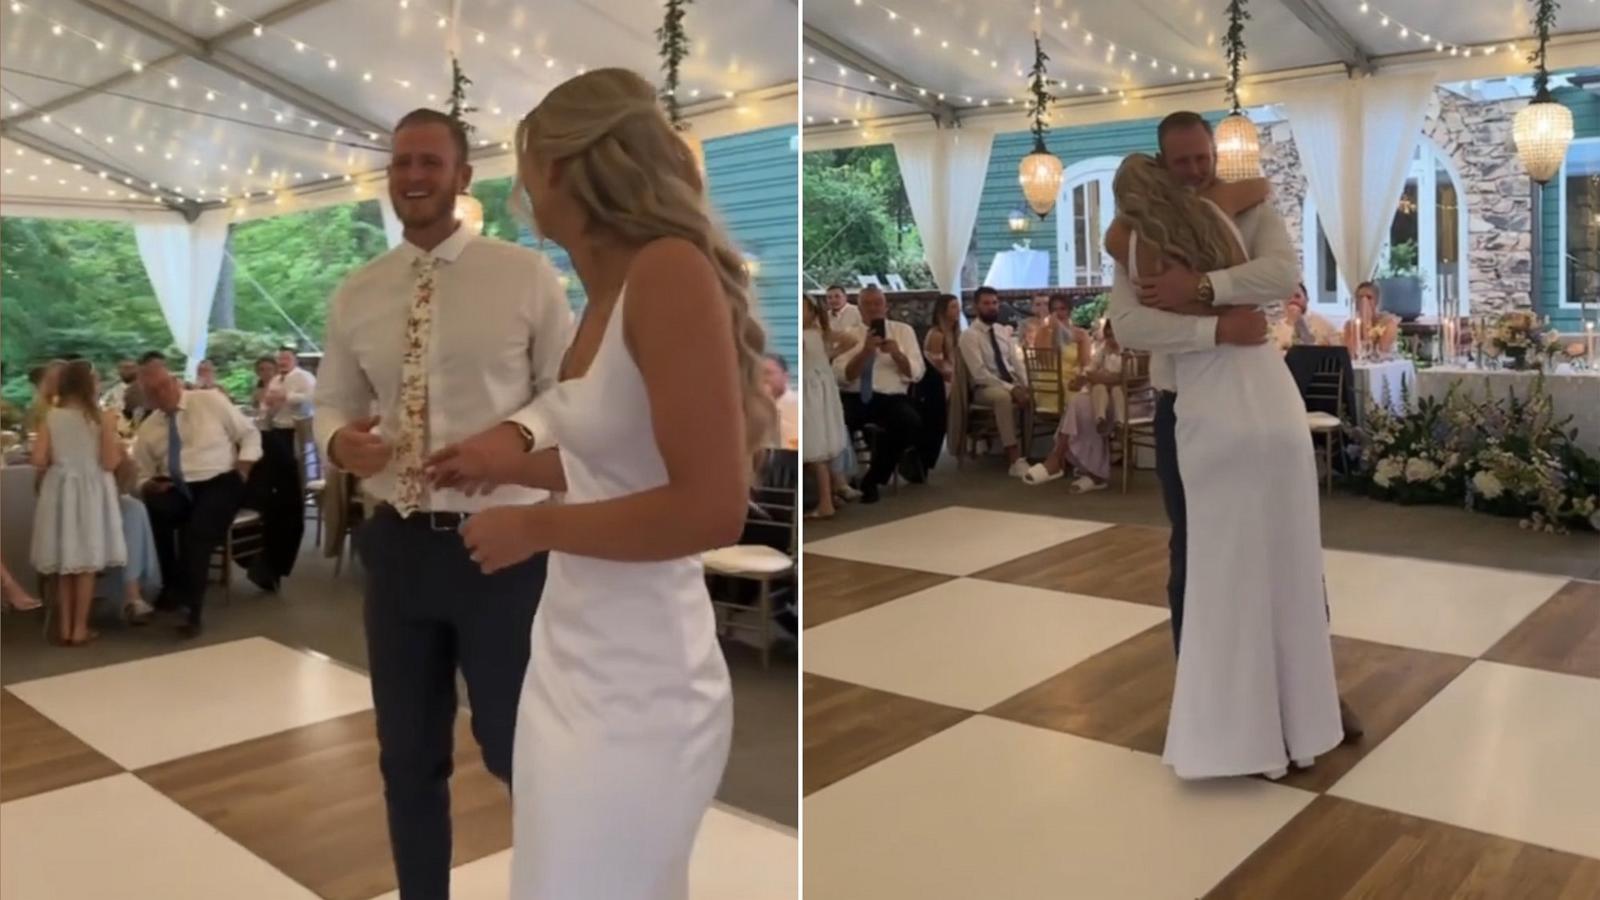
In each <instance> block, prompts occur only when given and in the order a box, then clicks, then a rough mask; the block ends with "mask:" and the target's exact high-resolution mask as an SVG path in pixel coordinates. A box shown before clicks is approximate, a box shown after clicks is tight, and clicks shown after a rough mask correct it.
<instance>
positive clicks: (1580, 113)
mask: <svg viewBox="0 0 1600 900" xmlns="http://www.w3.org/2000/svg"><path fill="white" fill-rule="evenodd" d="M1556 99H1557V100H1559V101H1560V102H1561V103H1562V104H1564V105H1566V106H1567V107H1568V108H1570V109H1571V110H1572V125H1573V132H1574V136H1575V137H1576V138H1594V137H1600V95H1596V94H1595V93H1594V92H1592V91H1584V90H1565V91H1557V92H1556ZM1543 190H1544V200H1543V208H1542V211H1541V216H1540V222H1539V240H1540V243H1539V304H1538V305H1539V312H1541V313H1543V314H1545V315H1548V316H1550V323H1551V324H1552V325H1553V326H1555V327H1556V328H1559V329H1561V330H1563V331H1577V330H1579V329H1581V328H1582V327H1583V325H1582V324H1581V323H1580V322H1579V321H1578V313H1579V310H1578V308H1577V307H1570V308H1567V309H1562V308H1561V306H1560V304H1561V282H1560V281H1559V279H1561V278H1565V277H1566V274H1567V273H1566V269H1565V267H1564V266H1563V265H1562V258H1561V232H1560V227H1561V225H1560V223H1561V219H1560V215H1561V213H1560V207H1559V206H1558V204H1559V203H1560V202H1561V193H1560V191H1559V190H1557V187H1556V182H1555V181H1554V180H1552V181H1551V182H1550V183H1549V184H1547V185H1545V186H1544V189H1543ZM1590 308H1591V310H1592V309H1593V307H1592V306H1591V307H1590Z"/></svg>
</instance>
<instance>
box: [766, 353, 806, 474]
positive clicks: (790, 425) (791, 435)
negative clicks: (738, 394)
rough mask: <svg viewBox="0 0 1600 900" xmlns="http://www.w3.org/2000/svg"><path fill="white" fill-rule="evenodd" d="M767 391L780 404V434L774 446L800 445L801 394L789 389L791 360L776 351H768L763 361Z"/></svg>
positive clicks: (786, 447)
mask: <svg viewBox="0 0 1600 900" xmlns="http://www.w3.org/2000/svg"><path fill="white" fill-rule="evenodd" d="M762 374H763V375H764V376H765V378H766V382H767V393H769V394H771V395H772V400H773V402H774V403H776V404H778V423H777V424H778V434H777V436H776V438H775V439H774V443H773V446H774V447H781V448H783V449H786V450H797V449H799V447H800V395H799V394H796V393H795V392H794V391H791V390H789V361H788V360H786V359H784V358H783V357H782V356H779V355H778V354H776V353H768V354H767V356H766V359H765V360H764V361H763V362H762Z"/></svg>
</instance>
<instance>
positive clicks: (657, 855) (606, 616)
mask: <svg viewBox="0 0 1600 900" xmlns="http://www.w3.org/2000/svg"><path fill="white" fill-rule="evenodd" d="M624 293H626V291H624ZM623 302H624V298H623V297H619V298H618V299H617V303H616V306H615V308H613V309H612V311H611V318H610V321H609V322H608V323H607V324H606V331H605V335H604V336H603V337H602V338H601V343H600V348H599V350H598V351H597V353H596V355H595V358H594V361H593V363H592V364H591V366H590V367H589V370H588V372H587V373H586V374H584V375H583V376H581V377H578V378H574V379H571V380H569V381H565V382H562V383H561V384H560V385H558V386H557V387H556V388H555V389H554V390H552V391H550V392H549V393H547V394H546V395H545V399H544V400H542V401H541V403H542V410H543V412H544V414H545V417H546V421H547V422H548V424H549V426H550V430H551V432H552V433H553V435H554V436H555V439H556V442H557V443H558V445H559V446H560V447H561V458H562V463H563V466H564V468H565V472H566V479H567V494H566V499H565V501H564V502H567V503H574V504H576V503H592V502H597V501H603V500H611V499H615V498H618V497H622V496H626V495H629V494H635V493H639V492H642V491H647V490H651V489H653V488H657V487H660V486H662V485H664V484H665V483H666V481H667V471H666V466H665V464H664V463H663V462H662V459H661V453H660V451H659V449H658V448H657V446H656V440H655V435H654V433H653V432H652V430H651V415H650V403H649V398H648V396H647V395H646V393H645V384H644V379H643V377H642V376H641V375H640V373H639V369H638V367H637V366H636V365H635V364H634V361H633V358H632V356H631V355H630V354H629V352H628V348H627V346H626V345H625V343H624V341H623V329H622V319H623ZM732 733H733V698H732V692H731V687H730V684H729V680H728V667H727V663H726V661H725V660H724V659H723V656H722V649H721V647H720V646H719V645H718V643H717V635H716V627H715V621H714V619H713V616H712V610H711V601H710V598H709V596H708V594H707V592H706V585H705V575H704V571H703V569H702V567H701V564H700V560H699V559H698V557H690V558H684V559H674V560H669V561H667V562H652V563H623V562H611V561H608V560H602V559H592V558H587V557H581V556H574V555H571V554H566V553H552V554H551V555H550V566H549V577H548V580H547V581H546V583H545V589H544V595H543V599H542V600H541V601H540V605H539V613H538V615H537V616H535V617H534V622H533V640H532V652H531V656H530V661H529V664H528V672H527V676H526V678H525V679H524V681H523V689H522V700H521V702H520V705H519V708H518V711H517V736H516V754H515V768H514V776H513V782H512V783H513V793H514V806H515V844H514V850H513V861H512V888H511V896H512V898H513V900H685V898H687V896H688V881H689V856H690V852H691V850H692V849H693V847H694V840H695V835H696V833H697V832H698V830H699V828H700V821H701V819H702V817H703V816H704V815H705V812H706V809H707V808H708V807H709V806H710V804H711V800H712V798H713V796H714V795H715V793H716V790H717V786H718V784H719V783H720V782H721V780H722V772H723V768H724V767H725V766H726V764H727V759H728V748H729V743H730V740H731V738H732Z"/></svg>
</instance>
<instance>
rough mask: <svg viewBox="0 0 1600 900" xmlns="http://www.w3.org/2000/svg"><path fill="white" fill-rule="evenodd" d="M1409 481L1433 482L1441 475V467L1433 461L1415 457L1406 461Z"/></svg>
mask: <svg viewBox="0 0 1600 900" xmlns="http://www.w3.org/2000/svg"><path fill="white" fill-rule="evenodd" d="M1405 472H1406V480H1407V481H1432V480H1433V478H1434V476H1436V475H1438V474H1439V467H1438V465H1436V464H1435V463H1434V461H1433V460H1431V459H1424V458H1422V457H1420V456H1413V457H1412V458H1411V459H1408V460H1406V469H1405Z"/></svg>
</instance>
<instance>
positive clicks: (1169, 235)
mask: <svg viewBox="0 0 1600 900" xmlns="http://www.w3.org/2000/svg"><path fill="white" fill-rule="evenodd" d="M1111 193H1112V194H1113V195H1114V196H1115V197H1116V202H1117V217H1118V218H1120V219H1122V221H1123V223H1124V224H1126V225H1127V226H1128V227H1129V228H1130V229H1132V230H1133V231H1136V232H1138V234H1139V240H1140V242H1142V243H1144V244H1149V245H1151V247H1150V249H1151V250H1153V251H1156V252H1157V253H1159V254H1161V255H1164V256H1171V257H1173V258H1175V259H1178V260H1181V261H1182V262H1183V263H1184V264H1186V265H1188V267H1189V268H1191V269H1194V270H1195V271H1197V272H1213V271H1216V270H1217V269H1227V268H1231V267H1232V266H1234V265H1237V264H1238V263H1239V262H1242V259H1241V255H1242V251H1241V249H1240V248H1239V247H1238V246H1237V244H1236V243H1235V241H1234V239H1233V235H1232V234H1231V233H1230V232H1229V231H1228V228H1227V226H1226V225H1225V224H1223V222H1222V218H1221V217H1220V216H1218V215H1217V213H1216V210H1214V209H1211V208H1210V205H1209V204H1208V203H1206V201H1204V200H1202V199H1201V198H1200V195H1199V194H1197V193H1195V192H1194V191H1192V190H1190V189H1189V188H1187V187H1184V186H1183V185H1181V184H1179V183H1178V182H1177V180H1176V179H1174V178H1173V177H1172V174H1171V173H1169V172H1168V171H1167V170H1166V167H1165V166H1163V165H1161V163H1160V162H1158V161H1157V160H1156V159H1155V157H1153V156H1147V155H1145V154H1143V153H1135V154H1133V155H1132V156H1129V157H1128V158H1127V159H1125V160H1123V161H1122V165H1121V166H1119V167H1118V168H1117V175H1116V178H1114V179H1113V180H1112V182H1111ZM1135 265H1136V263H1135V261H1134V260H1131V259H1130V260H1128V267H1129V269H1130V270H1131V269H1133V268H1134V267H1135Z"/></svg>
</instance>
